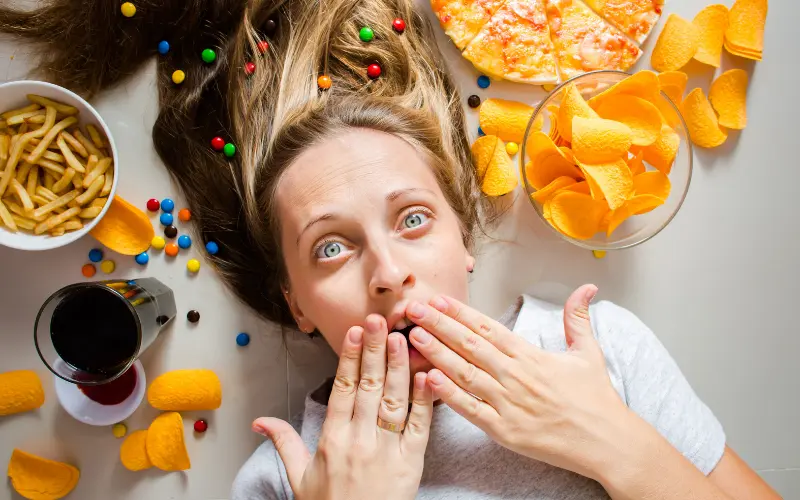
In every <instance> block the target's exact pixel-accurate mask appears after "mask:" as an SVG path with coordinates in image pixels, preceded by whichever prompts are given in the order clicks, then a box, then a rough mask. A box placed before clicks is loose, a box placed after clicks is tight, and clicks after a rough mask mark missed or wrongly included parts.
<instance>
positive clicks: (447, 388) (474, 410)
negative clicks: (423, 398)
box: [428, 369, 500, 435]
mask: <svg viewBox="0 0 800 500" xmlns="http://www.w3.org/2000/svg"><path fill="white" fill-rule="evenodd" d="M428 385H430V386H431V390H432V391H433V397H434V398H439V399H441V400H442V401H444V402H445V403H446V404H447V406H449V407H450V408H452V409H453V410H455V412H456V413H458V414H459V415H461V416H462V417H464V418H466V419H467V420H469V421H470V422H472V423H473V424H475V425H476V426H478V427H480V428H481V429H483V430H484V431H485V432H486V433H487V434H490V435H491V434H492V432H490V431H493V430H494V429H496V428H497V426H498V424H499V422H500V415H499V414H498V413H497V411H496V410H495V409H494V408H492V407H491V406H490V405H488V404H487V403H485V402H484V401H480V400H479V399H477V398H475V396H472V395H470V394H467V393H466V392H464V390H463V389H461V388H460V387H458V386H457V385H456V384H455V383H454V382H453V381H452V380H450V379H449V378H448V377H447V376H446V375H445V374H444V373H442V372H441V371H439V370H437V369H433V370H431V371H430V372H428Z"/></svg>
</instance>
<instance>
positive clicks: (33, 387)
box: [0, 370, 44, 416]
mask: <svg viewBox="0 0 800 500" xmlns="http://www.w3.org/2000/svg"><path fill="white" fill-rule="evenodd" d="M43 404H44V389H43V388H42V381H41V380H39V375H37V374H36V372H35V371H33V370H15V371H10V372H5V373H0V416H6V415H13V414H15V413H22V412H26V411H31V410H35V409H37V408H39V407H41V406H42V405H43Z"/></svg>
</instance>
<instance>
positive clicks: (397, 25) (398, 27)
mask: <svg viewBox="0 0 800 500" xmlns="http://www.w3.org/2000/svg"><path fill="white" fill-rule="evenodd" d="M392 28H394V30H395V31H396V32H398V33H402V32H404V31H405V30H406V22H405V21H403V20H402V19H400V18H399V17H398V18H395V20H394V21H392Z"/></svg>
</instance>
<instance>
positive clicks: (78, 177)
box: [72, 173, 83, 189]
mask: <svg viewBox="0 0 800 500" xmlns="http://www.w3.org/2000/svg"><path fill="white" fill-rule="evenodd" d="M72 185H73V186H74V187H75V189H83V174H80V173H76V174H75V176H74V177H73V178H72Z"/></svg>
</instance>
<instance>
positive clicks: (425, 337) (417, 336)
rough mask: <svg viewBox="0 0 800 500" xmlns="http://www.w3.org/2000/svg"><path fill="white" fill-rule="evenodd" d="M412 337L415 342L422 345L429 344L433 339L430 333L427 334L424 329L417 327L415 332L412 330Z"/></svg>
mask: <svg viewBox="0 0 800 500" xmlns="http://www.w3.org/2000/svg"><path fill="white" fill-rule="evenodd" d="M411 336H412V337H413V338H414V340H416V341H417V344H420V345H425V344H427V343H428V342H430V341H431V339H432V338H433V337H431V334H430V333H428V332H426V331H425V329H424V328H420V327H416V328H414V329H413V330H411Z"/></svg>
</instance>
